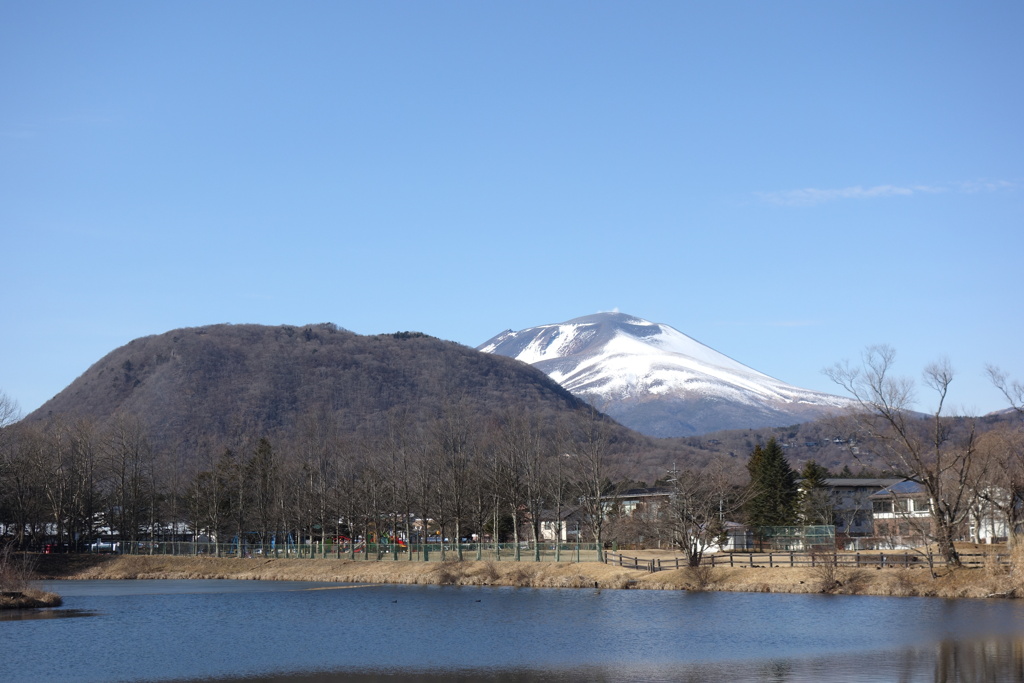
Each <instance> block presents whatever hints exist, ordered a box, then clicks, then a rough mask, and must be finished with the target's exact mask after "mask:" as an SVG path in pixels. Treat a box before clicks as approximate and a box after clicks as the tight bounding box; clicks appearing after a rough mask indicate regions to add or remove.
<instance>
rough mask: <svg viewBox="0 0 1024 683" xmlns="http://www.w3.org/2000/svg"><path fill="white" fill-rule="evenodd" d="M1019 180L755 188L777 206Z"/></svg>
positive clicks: (989, 188)
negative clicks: (938, 183)
mask: <svg viewBox="0 0 1024 683" xmlns="http://www.w3.org/2000/svg"><path fill="white" fill-rule="evenodd" d="M1019 186H1020V183H1017V182H1012V181H1008V180H978V181H968V182H960V183H954V184H950V185H875V186H874V187H862V186H860V185H856V186H854V187H842V188H836V189H818V188H813V187H807V188H803V189H801V190H783V191H779V192H757V193H756V195H757V197H758V198H759V199H761V200H762V201H766V202H768V203H770V204H777V205H779V206H817V205H818V204H826V203H828V202H834V201H839V200H841V199H878V198H881V197H909V196H912V195H916V194H942V193H945V192H959V193H965V194H967V193H970V194H973V193H978V192H996V191H999V190H1012V189H1017V188H1018V187H1019Z"/></svg>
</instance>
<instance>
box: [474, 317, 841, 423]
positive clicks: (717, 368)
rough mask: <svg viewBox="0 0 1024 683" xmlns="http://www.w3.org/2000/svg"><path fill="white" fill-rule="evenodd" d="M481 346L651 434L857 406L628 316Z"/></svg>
mask: <svg viewBox="0 0 1024 683" xmlns="http://www.w3.org/2000/svg"><path fill="white" fill-rule="evenodd" d="M477 349H478V350H480V351H483V352H485V353H493V354H498V355H502V356H510V357H512V358H516V359H517V360H521V361H523V362H526V363H529V364H531V365H533V366H534V367H536V368H537V369H539V370H543V371H544V372H545V373H546V374H547V375H548V376H549V377H551V378H552V379H553V380H555V381H556V382H558V383H559V384H561V385H562V386H563V387H565V388H566V389H568V390H569V391H571V392H572V393H573V394H575V395H577V396H579V397H581V398H584V399H586V400H587V401H588V402H590V403H591V404H593V405H594V406H595V407H597V408H598V409H599V410H602V411H604V412H606V413H607V414H609V415H611V416H612V417H614V418H615V419H616V420H618V421H619V422H621V423H622V424H624V425H626V426H628V427H631V428H633V429H636V430H637V431H639V432H641V433H644V434H648V435H650V436H657V437H670V436H689V435H693V434H701V433H705V432H710V431H715V430H720V429H736V428H748V427H772V426H783V425H788V424H794V423H797V422H805V421H808V420H812V419H815V418H817V417H821V416H822V415H824V414H826V413H827V412H828V411H830V410H834V409H837V408H840V407H842V406H844V405H847V404H848V401H847V400H846V399H844V398H841V397H838V396H832V395H830V394H824V393H820V392H815V391H809V390H806V389H800V388H798V387H794V386H792V385H789V384H786V383H785V382H781V381H779V380H777V379H774V378H772V377H769V376H768V375H765V374H763V373H761V372H758V371H756V370H754V369H752V368H749V367H747V366H745V365H743V364H742V363H739V362H737V361H735V360H733V359H732V358H729V357H728V356H726V355H723V354H721V353H719V352H717V351H715V350H714V349H712V348H709V347H707V346H705V345H704V344H701V343H700V342H698V341H696V340H694V339H692V338H690V337H688V336H686V335H685V334H683V333H681V332H679V331H678V330H675V329H673V328H671V327H669V326H667V325H662V324H659V323H651V322H648V321H646V320H643V319H641V318H637V317H634V316H630V315H626V314H624V313H598V314H595V315H588V316H584V317H581V318H575V319H573V320H569V321H567V322H564V323H558V324H552V325H540V326H537V327H531V328H528V329H525V330H520V331H518V332H514V331H512V330H506V331H505V332H502V333H501V334H498V335H496V336H495V337H493V338H492V339H490V340H488V341H487V342H485V343H484V344H481V345H480V346H478V347H477Z"/></svg>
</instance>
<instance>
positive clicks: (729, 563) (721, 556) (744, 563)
mask: <svg viewBox="0 0 1024 683" xmlns="http://www.w3.org/2000/svg"><path fill="white" fill-rule="evenodd" d="M932 560H933V562H935V563H939V564H941V563H942V558H941V557H939V556H937V555H933V556H932ZM960 561H961V562H962V563H963V565H964V566H965V567H984V566H986V565H988V564H990V563H991V564H997V565H1006V564H1010V556H1009V555H1008V554H1003V555H1000V554H998V553H991V554H989V553H961V554H960ZM605 562H606V563H608V564H614V565H617V566H619V567H626V568H629V569H642V570H644V571H648V572H660V571H665V570H669V569H684V568H685V567H686V566H687V563H686V558H685V557H672V558H654V559H649V558H639V557H628V556H626V555H623V554H621V553H613V552H607V553H605ZM822 564H831V565H835V566H837V567H878V568H887V567H927V566H928V556H927V555H923V554H921V553H908V552H902V553H894V552H888V553H887V552H884V551H879V552H870V553H868V552H858V553H797V552H770V553H735V552H734V553H712V554H708V555H704V557H703V558H702V559H701V565H704V566H709V567H755V568H756V567H814V566H818V565H822Z"/></svg>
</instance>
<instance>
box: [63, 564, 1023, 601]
mask: <svg viewBox="0 0 1024 683" xmlns="http://www.w3.org/2000/svg"><path fill="white" fill-rule="evenodd" d="M52 569H53V567H51V570H52ZM49 575H50V576H51V577H53V578H69V579H201V578H205V579H262V580H292V581H325V582H344V583H396V584H433V585H439V584H443V585H459V586H520V587H534V588H602V589H603V588H616V589H622V588H638V589H660V590H718V591H745V592H770V593H818V592H821V591H822V588H823V586H822V583H821V582H822V577H821V576H820V573H816V572H815V571H814V570H813V569H812V568H810V567H796V568H791V567H776V568H739V567H736V568H730V567H718V568H715V569H714V570H713V571H712V572H710V573H709V575H708V576H704V577H701V576H695V575H694V573H693V571H692V570H689V569H680V570H672V571H662V572H655V573H648V572H644V571H638V570H635V569H624V568H621V567H616V566H611V565H606V564H600V563H597V562H581V563H570V562H560V563H556V562H529V561H524V562H515V561H511V560H510V561H501V562H495V561H489V562H478V561H475V560H465V561H462V562H459V561H457V560H448V561H445V562H408V561H399V562H392V561H386V560H385V561H381V562H374V561H367V560H336V559H316V560H306V559H303V560H297V559H234V558H211V557H205V558H203V557H200V558H195V557H160V556H152V557H149V556H145V557H109V558H103V559H102V560H97V561H94V562H92V563H89V564H82V565H81V566H77V567H75V568H74V570H73V571H65V572H60V571H51V572H50V574H49ZM1020 580H1021V578H1020V576H1018V574H1017V573H1016V572H1015V571H1008V570H1006V569H1005V568H992V569H991V570H989V569H961V570H956V571H943V572H939V576H938V577H937V578H934V579H933V578H932V577H931V575H930V573H929V572H928V571H927V569H925V568H909V569H905V568H885V569H852V568H846V567H838V568H836V573H835V577H834V583H833V584H832V589H831V590H830V591H829V592H831V593H837V594H848V595H853V594H860V595H895V596H938V597H971V598H984V597H1013V596H1015V595H1024V592H1022V591H1020V590H1017V591H1016V592H1014V591H1011V590H1008V589H1007V587H1008V586H1009V587H1011V588H1012V587H1019V586H1020V585H1021V584H1020Z"/></svg>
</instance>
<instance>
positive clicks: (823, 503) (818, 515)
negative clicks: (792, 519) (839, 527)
mask: <svg viewBox="0 0 1024 683" xmlns="http://www.w3.org/2000/svg"><path fill="white" fill-rule="evenodd" d="M830 476H831V473H830V472H829V471H828V469H827V468H825V467H822V466H821V465H819V464H818V463H816V462H815V461H813V460H808V461H807V463H806V464H805V465H804V468H803V470H801V471H800V478H801V481H800V519H801V521H802V522H803V523H804V524H832V523H833V521H834V514H833V512H832V499H831V496H830V495H829V488H828V484H827V483H826V482H825V480H826V479H828V478H829V477H830Z"/></svg>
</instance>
